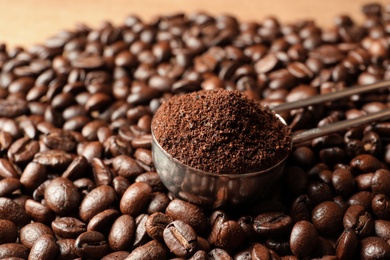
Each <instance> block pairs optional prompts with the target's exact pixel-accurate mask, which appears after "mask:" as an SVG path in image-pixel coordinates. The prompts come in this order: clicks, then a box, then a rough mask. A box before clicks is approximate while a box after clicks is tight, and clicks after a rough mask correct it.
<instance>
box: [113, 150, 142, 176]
mask: <svg viewBox="0 0 390 260" xmlns="http://www.w3.org/2000/svg"><path fill="white" fill-rule="evenodd" d="M112 167H113V169H114V171H115V172H116V173H117V174H118V175H120V176H122V177H125V178H136V177H137V176H139V175H140V174H141V173H143V172H144V169H143V168H142V167H141V166H139V164H138V163H137V161H136V160H135V159H133V158H131V157H130V156H127V155H118V156H116V157H115V158H114V160H113V161H112Z"/></svg>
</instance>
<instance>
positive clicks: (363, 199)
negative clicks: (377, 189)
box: [348, 191, 374, 209]
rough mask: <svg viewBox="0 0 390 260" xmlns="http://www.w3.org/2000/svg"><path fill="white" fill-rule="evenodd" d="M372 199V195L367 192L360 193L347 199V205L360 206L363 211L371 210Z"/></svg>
mask: <svg viewBox="0 0 390 260" xmlns="http://www.w3.org/2000/svg"><path fill="white" fill-rule="evenodd" d="M373 198H374V195H373V194H372V193H371V192H369V191H360V192H358V193H355V194H354V195H352V196H351V197H350V198H349V199H348V204H349V205H356V204H357V205H361V206H363V207H364V208H365V209H369V208H371V202H372V199H373Z"/></svg>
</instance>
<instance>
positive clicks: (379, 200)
mask: <svg viewBox="0 0 390 260" xmlns="http://www.w3.org/2000/svg"><path fill="white" fill-rule="evenodd" d="M371 208H372V211H373V212H374V214H375V215H376V216H377V217H378V218H380V219H387V220H389V219H390V200H389V198H388V197H387V196H386V195H385V194H377V195H375V197H374V198H373V199H372V202H371Z"/></svg>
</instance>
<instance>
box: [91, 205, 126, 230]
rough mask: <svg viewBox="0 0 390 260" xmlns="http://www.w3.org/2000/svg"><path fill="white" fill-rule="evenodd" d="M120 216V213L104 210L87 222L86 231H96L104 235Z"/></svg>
mask: <svg viewBox="0 0 390 260" xmlns="http://www.w3.org/2000/svg"><path fill="white" fill-rule="evenodd" d="M119 216H120V213H119V212H118V211H117V210H115V209H106V210H103V211H102V212H99V213H98V214H96V215H95V216H94V217H93V218H91V220H90V221H89V222H88V225H87V230H88V231H98V232H100V233H102V234H104V235H106V234H107V233H108V232H109V231H110V228H111V226H112V224H113V223H114V221H115V220H116V219H117V218H118V217H119Z"/></svg>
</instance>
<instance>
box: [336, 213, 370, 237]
mask: <svg viewBox="0 0 390 260" xmlns="http://www.w3.org/2000/svg"><path fill="white" fill-rule="evenodd" d="M343 225H344V228H345V229H352V230H354V231H355V232H356V235H357V236H358V237H361V238H364V237H367V236H369V235H370V234H371V233H372V231H373V229H374V220H373V219H372V217H371V214H370V213H369V212H368V211H366V209H365V208H364V207H363V206H361V205H351V206H350V207H349V208H348V209H347V211H346V212H345V214H344V218H343Z"/></svg>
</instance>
